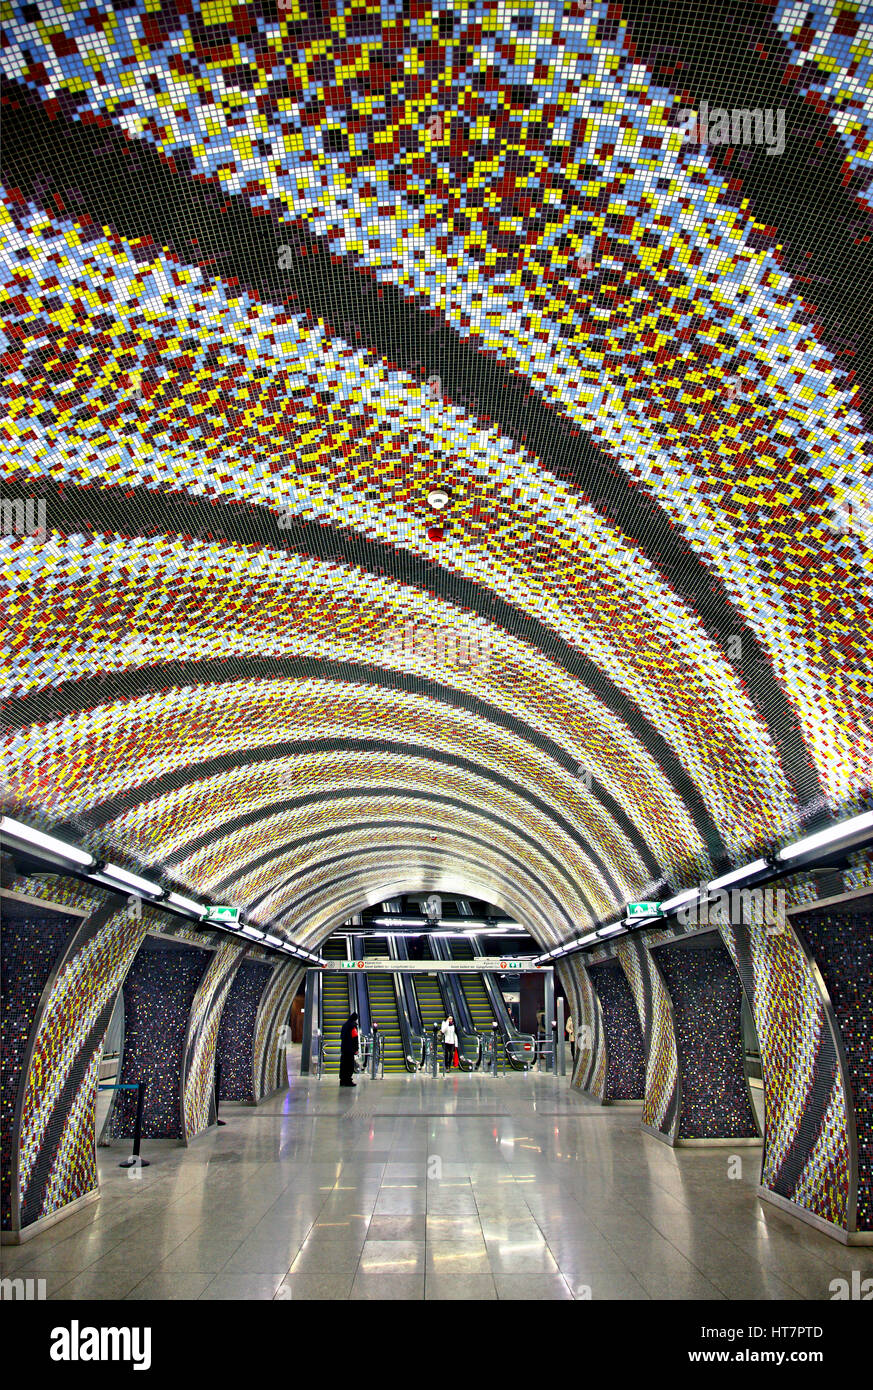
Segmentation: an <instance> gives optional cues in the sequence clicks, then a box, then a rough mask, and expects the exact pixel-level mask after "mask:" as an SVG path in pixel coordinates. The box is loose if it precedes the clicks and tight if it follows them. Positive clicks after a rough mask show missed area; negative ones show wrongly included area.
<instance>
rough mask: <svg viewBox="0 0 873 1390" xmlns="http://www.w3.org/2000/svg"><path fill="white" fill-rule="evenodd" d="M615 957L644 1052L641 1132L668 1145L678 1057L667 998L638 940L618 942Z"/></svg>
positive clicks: (672, 1139) (675, 1120) (675, 1127)
mask: <svg viewBox="0 0 873 1390" xmlns="http://www.w3.org/2000/svg"><path fill="white" fill-rule="evenodd" d="M615 954H616V957H617V958H618V960H619V961H620V962H621V966H622V969H623V970H624V973H625V975H626V977H627V982H628V984H629V985H630V989H631V993H632V994H633V997H634V1003H635V1004H636V1006H637V1013H638V1015H639V1020H640V1031H641V1033H642V1037H643V1042H644V1044H645V1049H646V1087H645V1095H644V1098H643V1115H642V1124H643V1129H646V1130H648V1131H649V1132H650V1133H651V1134H654V1135H656V1136H657V1138H659V1139H663V1140H664V1141H665V1142H666V1143H668V1144H675V1143H676V1140H677V1138H678V1134H679V1054H678V1051H677V1047H676V1032H675V1029H674V1026H673V1012H672V1009H671V1006H670V996H669V994H668V993H667V990H666V987H665V985H664V981H663V979H662V978H661V975H660V973H659V972H658V970H657V969H656V967H655V964H654V962H653V960H652V958H651V955H650V954H649V952H648V950H647V949H646V946H645V944H644V943H643V942H642V941H641V940H640V938H639V937H631V938H630V939H624V940H622V941H619V942H617V943H616V945H615Z"/></svg>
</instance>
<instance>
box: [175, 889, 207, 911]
mask: <svg viewBox="0 0 873 1390" xmlns="http://www.w3.org/2000/svg"><path fill="white" fill-rule="evenodd" d="M167 902H168V903H169V904H170V906H171V907H178V909H179V911H180V912H191V913H193V915H194V916H195V917H202V916H203V914H204V912H205V911H206V908H205V907H204V906H203V904H202V903H195V901H194V899H193V898H186V897H185V896H184V894H183V893H168V894H167Z"/></svg>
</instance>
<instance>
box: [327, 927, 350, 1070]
mask: <svg viewBox="0 0 873 1390" xmlns="http://www.w3.org/2000/svg"><path fill="white" fill-rule="evenodd" d="M321 954H322V955H323V956H324V958H325V960H345V959H346V958H347V956H348V945H347V944H346V942H345V940H344V939H343V938H342V937H340V938H335V937H332V938H331V939H330V940H329V941H326V942H325V943H324V946H323V947H322V951H321ZM350 1013H351V1009H350V1007H349V977H348V975H346V974H345V973H344V972H343V971H341V970H325V971H323V972H322V975H321V1041H322V1047H323V1049H324V1050H323V1052H322V1056H323V1057H324V1070H325V1071H326V1072H338V1071H339V1048H340V1029H341V1028H342V1026H343V1024H344V1023H345V1021H346V1019H347V1018H348V1016H349V1014H350Z"/></svg>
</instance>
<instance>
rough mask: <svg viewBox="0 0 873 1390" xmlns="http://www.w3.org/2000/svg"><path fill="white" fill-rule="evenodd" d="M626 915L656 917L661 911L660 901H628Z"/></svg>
mask: <svg viewBox="0 0 873 1390" xmlns="http://www.w3.org/2000/svg"><path fill="white" fill-rule="evenodd" d="M626 912H627V916H628V917H658V916H659V915H660V912H661V904H660V903H628V905H627V909H626Z"/></svg>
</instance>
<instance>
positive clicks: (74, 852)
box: [0, 816, 97, 869]
mask: <svg viewBox="0 0 873 1390" xmlns="http://www.w3.org/2000/svg"><path fill="white" fill-rule="evenodd" d="M0 833H2V834H4V835H9V836H11V837H12V838H13V839H16V840H20V841H21V842H22V844H25V845H32V846H33V848H34V849H42V850H45V851H46V852H47V853H48V854H55V855H57V857H58V859H66V860H67V862H68V863H70V864H77V865H79V866H80V867H81V868H84V869H90V868H93V866H94V865H95V864H96V862H97V861H96V859H95V858H94V856H93V854H89V853H88V851H87V850H84V849H79V848H78V847H77V846H76V845H68V844H66V843H65V841H63V840H58V839H56V838H55V836H54V835H46V834H44V833H43V831H42V830H34V828H33V827H32V826H30V825H25V824H24V822H23V821H20V820H15V819H13V817H12V816H0Z"/></svg>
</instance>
